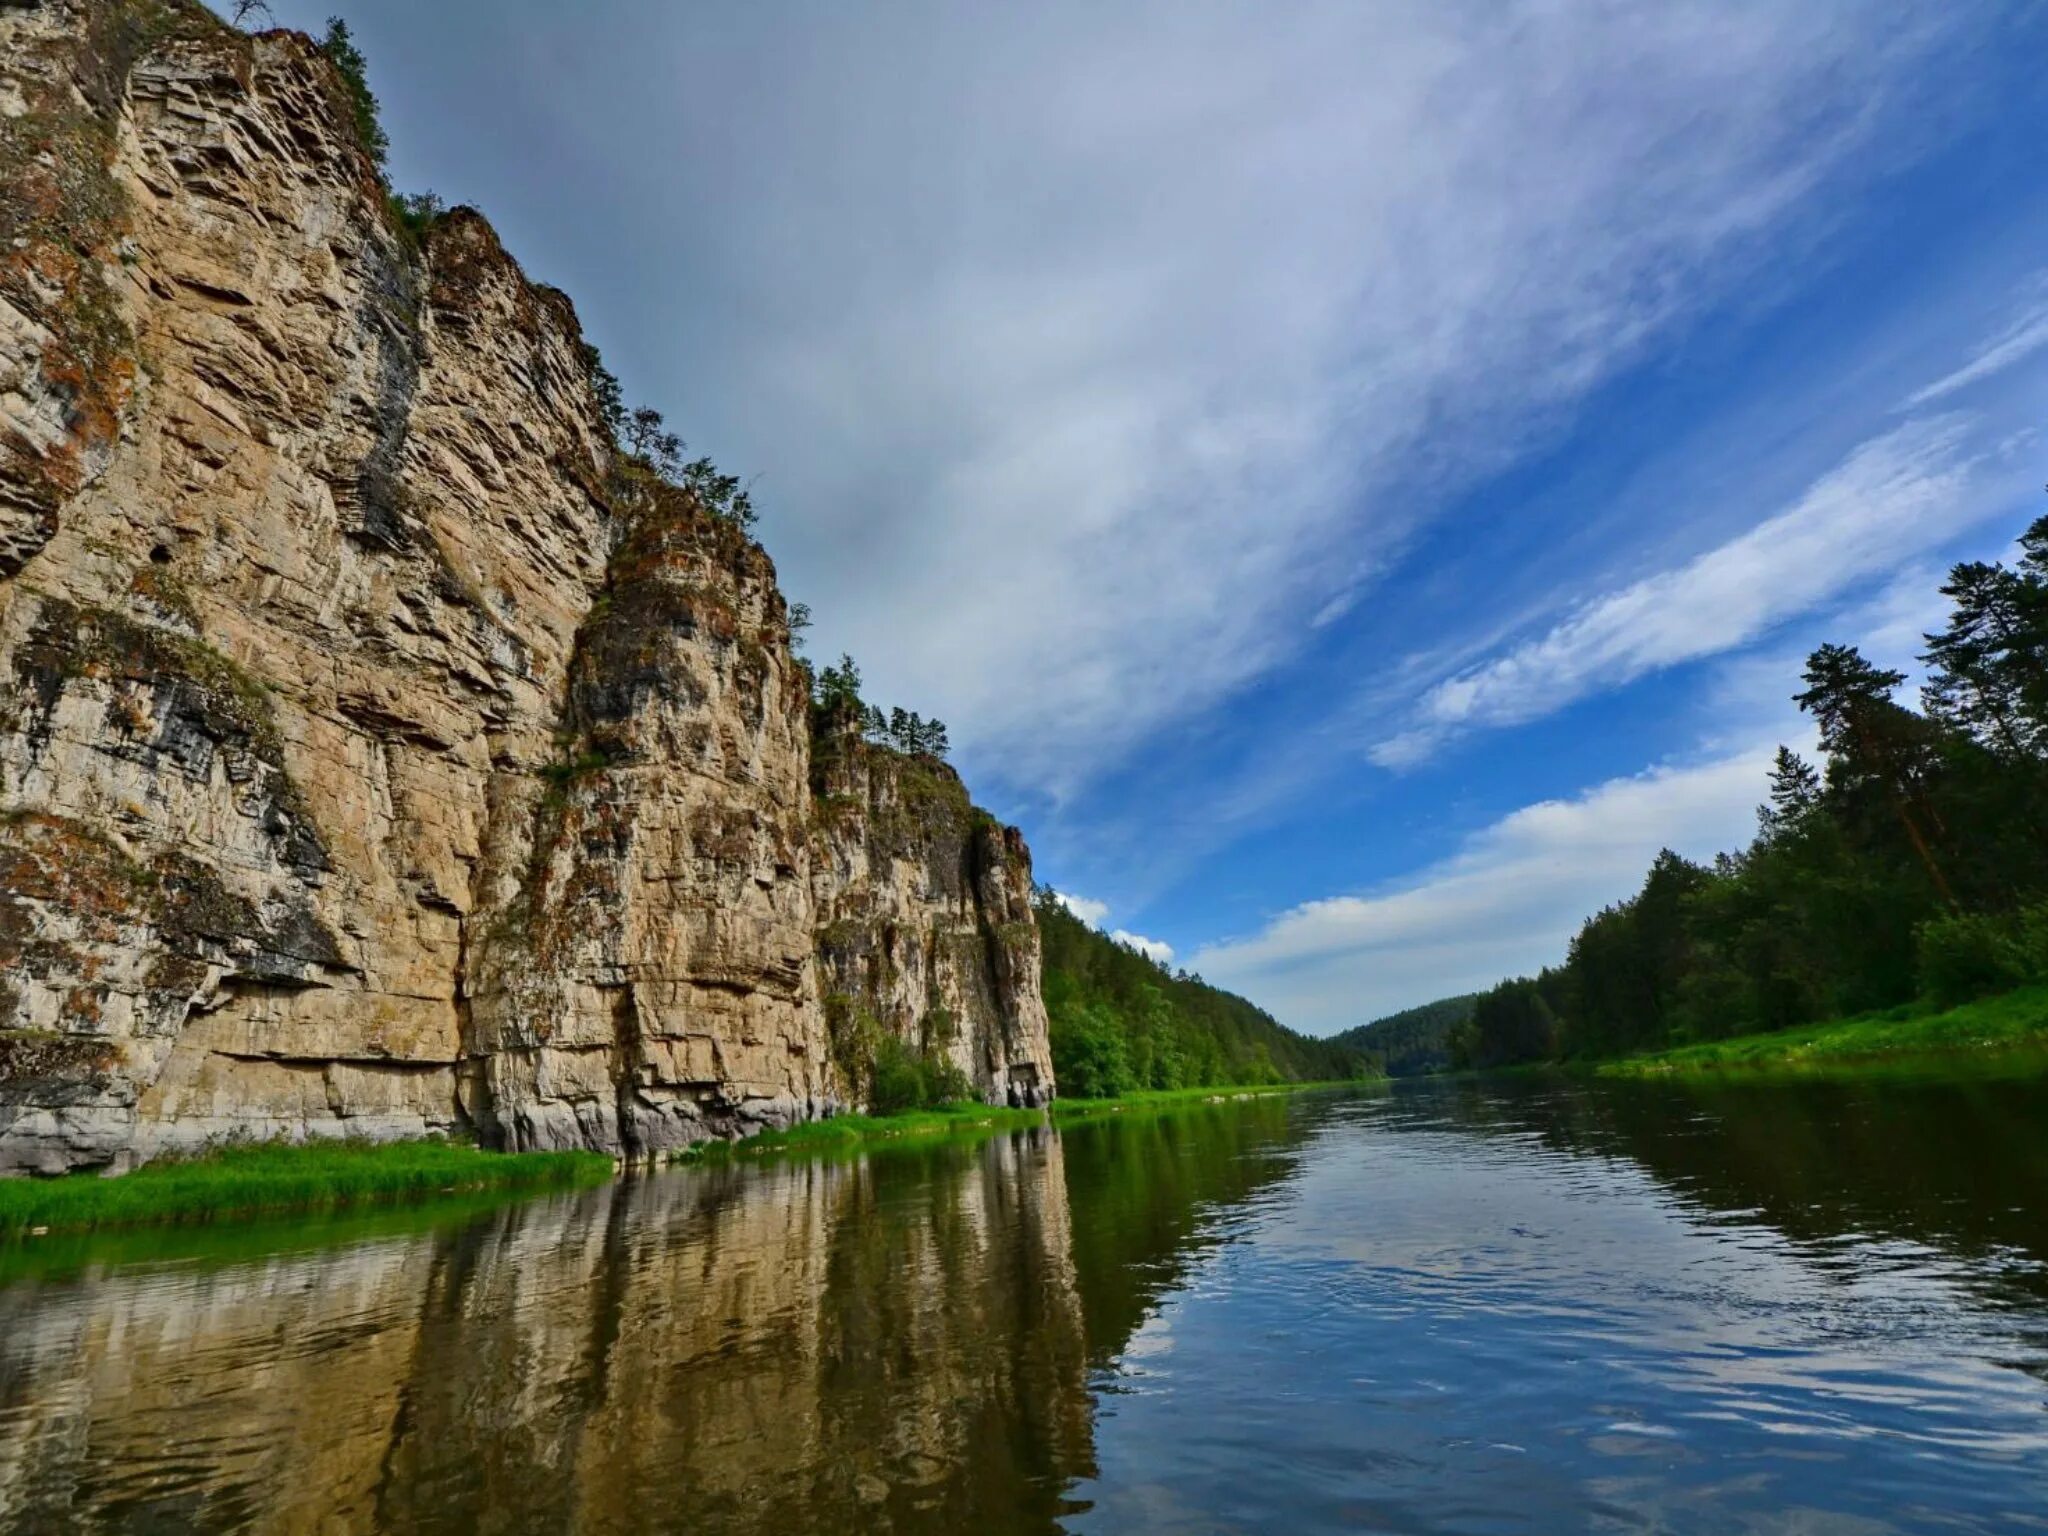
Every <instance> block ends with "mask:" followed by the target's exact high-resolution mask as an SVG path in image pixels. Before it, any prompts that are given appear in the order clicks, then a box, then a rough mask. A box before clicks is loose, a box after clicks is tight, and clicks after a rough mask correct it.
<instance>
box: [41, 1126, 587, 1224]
mask: <svg viewBox="0 0 2048 1536" xmlns="http://www.w3.org/2000/svg"><path fill="white" fill-rule="evenodd" d="M611 1172H612V1162H611V1159H610V1158H608V1157H602V1156H599V1155H598V1154H596V1153H594V1152H523V1153H509V1154H508V1153H501V1152H484V1151H480V1150H478V1149H477V1148H475V1147H471V1146H465V1145H462V1144H460V1143H457V1142H446V1141H401V1142H386V1143H381V1144H372V1143H369V1142H357V1141H332V1142H310V1143H306V1144H303V1145H297V1146H294V1145H289V1144H286V1143H282V1142H264V1143H255V1144H249V1145H236V1146H227V1147H221V1148H218V1149H216V1150H214V1151H210V1152H207V1153H204V1154H201V1155H199V1156H195V1157H182V1158H163V1159H160V1160H159V1161H157V1162H153V1163H148V1164H145V1165H144V1166H143V1167H141V1168H138V1169H136V1170H135V1172H133V1173H130V1174H126V1175H123V1176H122V1177H120V1178H115V1179H108V1178H102V1177H100V1176H99V1175H97V1174H90V1173H75V1174H70V1175H68V1176H66V1177H64V1178H60V1179H0V1242H11V1241H17V1240H20V1239H23V1238H29V1237H39V1236H41V1235H42V1234H43V1233H44V1232H52V1233H56V1232H79V1231H86V1230H90V1229H93V1228H98V1227H123V1226H137V1225H142V1224H146V1223H159V1222H206V1221H216V1220H223V1219H227V1218H232V1217H244V1216H256V1215H264V1214H269V1213H273V1212H280V1211H314V1210H330V1209H334V1208H336V1207H341V1206H354V1205H368V1204H374V1203H378V1202H389V1201H400V1200H415V1199H423V1198H425V1197H428V1196H438V1195H443V1194H447V1193H451V1192H472V1191H477V1190H510V1189H530V1188H535V1187H538V1186H542V1185H551V1184H573V1183H581V1182H588V1181H595V1180H599V1179H605V1178H609V1177H610V1176H611Z"/></svg>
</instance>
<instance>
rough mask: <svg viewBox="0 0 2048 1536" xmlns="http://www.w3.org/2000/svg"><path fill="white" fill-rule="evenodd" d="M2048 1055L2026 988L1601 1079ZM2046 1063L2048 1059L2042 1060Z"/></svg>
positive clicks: (1742, 1039) (1700, 1050)
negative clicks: (2031, 1053) (2015, 1054)
mask: <svg viewBox="0 0 2048 1536" xmlns="http://www.w3.org/2000/svg"><path fill="white" fill-rule="evenodd" d="M2024 1051H2048V987H2023V988H2021V989H2020V990H2019V991H2017V992H2007V993H2005V994H2003V995H2002V996H1999V997H1987V998H1982V999H1980V1000H1978V1001H1977V1002H1974V1003H1964V1004H1963V1005H1962V1006H1961V1007H1958V1008H1949V1009H1945V1010H1934V1009H1931V1008H1929V1007H1927V1006H1925V1005H1912V1004H1909V1005H1907V1006H1905V1007H1902V1008H1892V1009H1888V1010H1886V1011H1885V1012H1883V1013H1867V1014H1863V1015H1860V1016H1859V1017H1856V1018H1853V1019H1836V1020H1833V1021H1831V1022H1829V1023H1825V1024H1808V1025H1802V1026H1800V1027H1798V1028H1795V1029H1783V1030H1777V1031H1774V1032H1772V1033H1770V1034H1762V1035H1736V1036H1734V1037H1732V1038H1730V1039H1727V1040H1713V1041H1708V1042H1706V1043H1705V1044H1701V1045H1688V1046H1681V1047H1679V1048H1678V1049H1676V1050H1669V1051H1657V1052H1654V1053H1651V1054H1648V1055H1642V1056H1627V1057H1623V1058H1622V1059H1621V1060H1619V1061H1610V1062H1604V1063H1602V1064H1601V1065H1600V1066H1599V1067H1597V1068H1596V1069H1595V1070H1596V1071H1597V1072H1598V1073H1599V1074H1600V1075H1601V1076H1603V1077H1662V1076H1666V1075H1671V1074H1701V1073H1714V1072H1759V1073H1761V1072H1786V1073H1815V1072H1832V1071H1841V1070H1844V1069H1854V1068H1857V1067H1862V1066H1867V1065H1870V1064H1875V1063H1884V1062H1910V1061H1913V1060H1915V1059H1926V1058H1930V1057H1952V1056H1957V1055H1962V1054H1968V1055H1972V1056H1976V1055H1981V1054H1995V1053H2005V1052H2024ZM2044 1065H2048V1061H2044Z"/></svg>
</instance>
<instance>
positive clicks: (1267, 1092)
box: [674, 1079, 1378, 1163]
mask: <svg viewBox="0 0 2048 1536" xmlns="http://www.w3.org/2000/svg"><path fill="white" fill-rule="evenodd" d="M1359 1081H1360V1080H1339V1081H1335V1082H1318V1083H1261V1084H1259V1085H1258V1086H1256V1087H1252V1086H1224V1087H1218V1088H1162V1089H1148V1090H1146V1091H1144V1092H1142V1093H1129V1094H1124V1095H1123V1096H1121V1097H1119V1098H1114V1099H1054V1100H1053V1102H1052V1104H1051V1106H1050V1117H1051V1118H1052V1119H1054V1120H1058V1121H1068V1120H1085V1119H1090V1118H1093V1117H1095V1116H1099V1115H1114V1114H1123V1113H1126V1112H1136V1111H1140V1110H1148V1109H1172V1108H1176V1107H1182V1106H1188V1105H1194V1104H1223V1103H1228V1102H1230V1101H1232V1100H1236V1099H1253V1098H1271V1097H1276V1096H1280V1095H1285V1094H1294V1093H1310V1092H1316V1091H1326V1090H1330V1089H1337V1088H1352V1087H1357V1086H1358V1085H1359ZM1363 1081H1378V1079H1364V1080H1363ZM1047 1116H1048V1111H1047V1110H1045V1109H1011V1108H1009V1107H1008V1106H1006V1105H992V1104H975V1103H971V1102H970V1103H958V1104H943V1105H940V1106H939V1107H938V1108H937V1109H913V1110H906V1111H905V1112H903V1113H902V1114H896V1115H835V1116H834V1117H833V1118H832V1119H830V1120H806V1121H804V1122H803V1123H802V1124H801V1125H793V1126H791V1127H789V1129H787V1130H781V1131H762V1132H760V1133H759V1134H758V1135H754V1136H749V1137H747V1138H746V1139H745V1140H743V1141H705V1142H699V1143H697V1144H696V1145H695V1146H692V1147H686V1148H684V1149H683V1150H682V1151H681V1152H679V1153H677V1154H676V1156H675V1159H674V1160H675V1161H676V1162H680V1163H709V1162H724V1161H729V1160H730V1159H733V1158H736V1157H767V1156H770V1155H772V1154H776V1153H783V1152H798V1153H801V1152H844V1151H850V1150H852V1149H853V1148H855V1147H859V1146H863V1145H867V1144H870V1143H877V1142H895V1141H915V1140H921V1139H925V1138H929V1137H934V1136H953V1135H959V1134H961V1133H964V1132H975V1131H1002V1130H1015V1129H1018V1128H1020V1127H1024V1126H1031V1125H1043V1124H1044V1123H1045V1121H1046V1119H1047Z"/></svg>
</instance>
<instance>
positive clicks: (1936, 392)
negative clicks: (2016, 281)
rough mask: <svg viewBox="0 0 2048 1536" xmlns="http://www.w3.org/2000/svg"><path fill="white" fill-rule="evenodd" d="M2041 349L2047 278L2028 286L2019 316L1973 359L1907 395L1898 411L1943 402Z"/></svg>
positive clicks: (2047, 319) (2046, 329)
mask: <svg viewBox="0 0 2048 1536" xmlns="http://www.w3.org/2000/svg"><path fill="white" fill-rule="evenodd" d="M2043 347H2048V275H2044V276H2041V277H2037V278H2036V279H2035V280H2034V281H2033V283H2032V284H2030V285H2029V292H2028V295H2027V298H2026V300H2025V302H2024V303H2023V304H2022V306H2021V309H2020V313H2019V314H2018V315H2016V316H2015V317H2014V318H2013V320H2012V321H2011V322H2010V323H2009V324H2008V325H2007V326H2006V327H2005V329H2003V330H2002V331H2000V332H1999V333H1998V334H1997V335H1995V336H1993V337H1991V338H1990V339H1989V340H1988V341H1986V342H1985V343H1984V345H1983V346H1982V347H1981V348H1979V349H1978V351H1977V353H1976V355H1975V356H1974V357H1972V358H1971V359H1970V360H1969V361H1968V362H1966V363H1964V364H1963V365H1962V366H1961V367H1960V368H1958V369H1956V370H1955V372H1953V373H1950V374H1945V375H1943V376H1942V377H1941V378H1939V379H1936V380H1935V381H1934V382H1933V383H1932V384H1929V385H1928V386H1927V387H1926V388H1925V389H1921V390H1916V391H1915V392H1914V393H1913V394H1911V395H1909V396H1908V397H1907V399H1906V403H1905V405H1904V406H1903V407H1902V409H1906V410H1912V409H1915V408H1917V407H1920V406H1924V405H1931V404H1933V403H1934V402H1935V401H1937V400H1942V399H1946V398H1947V397H1948V396H1950V395H1953V394H1955V393H1956V392H1957V391H1959V390H1964V389H1968V388H1969V387H1970V386H1971V385H1973V384H1980V383H1982V382H1983V381H1984V380H1986V379H1988V378H1991V377H1992V376H1993V375H1994V374H1999V373H2003V372H2004V371H2005V370H2006V369H2008V368H2011V367H2014V366H2015V365H2017V364H2019V363H2021V362H2024V361H2025V360H2026V359H2027V358H2029V357H2032V356H2033V355H2034V354H2035V353H2036V352H2038V351H2040V350H2041V349H2042V348H2043Z"/></svg>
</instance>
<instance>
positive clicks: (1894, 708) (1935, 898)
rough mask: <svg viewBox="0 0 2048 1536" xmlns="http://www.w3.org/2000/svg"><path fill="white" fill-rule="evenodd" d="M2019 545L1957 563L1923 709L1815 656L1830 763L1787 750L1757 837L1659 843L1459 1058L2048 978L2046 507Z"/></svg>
mask: <svg viewBox="0 0 2048 1536" xmlns="http://www.w3.org/2000/svg"><path fill="white" fill-rule="evenodd" d="M2019 545H2020V551H2021V557H2020V559H2019V560H2018V561H2017V563H2016V564H2015V565H2013V566H2011V567H2008V566H2005V565H1996V564H1983V563H1976V564H1965V565H1958V566H1957V567H1955V569H1954V570H1953V571H1952V572H1951V573H1950V576H1949V580H1948V583H1947V585H1945V586H1944V587H1943V588H1942V591H1943V593H1944V594H1945V595H1946V596H1947V597H1948V598H1949V599H1950V602H1951V604H1952V607H1951V612H1950V615H1949V619H1948V622H1947V623H1946V624H1945V625H1944V627H1943V628H1942V629H1941V630H1940V631H1939V632H1937V633H1935V634H1931V635H1929V636H1928V637H1927V646H1928V649H1927V652H1926V660H1927V662H1928V664H1929V668H1930V675H1929V681H1928V684H1927V687H1926V689H1925V690H1924V693H1923V698H1922V702H1923V705H1924V708H1923V710H1921V711H1918V712H1916V711H1914V710H1912V709H1910V708H1908V707H1906V705H1904V704H1903V703H1901V702H1900V701H1899V700H1898V698H1897V697H1896V694H1897V692H1898V690H1899V688H1900V686H1901V684H1902V682H1903V677H1902V676H1901V674H1900V673H1898V672H1896V671H1891V670H1888V669H1885V668H1881V667H1877V666H1874V665H1873V664H1872V663H1871V662H1869V661H1868V660H1867V659H1865V658H1864V657H1863V656H1862V655H1861V654H1859V653H1858V652H1857V651H1856V650H1855V649H1854V648H1853V647H1849V646H1841V645H1823V646H1821V647H1820V648H1819V649H1818V650H1816V651H1815V652H1814V653H1813V655H1812V656H1811V657H1810V658H1809V659H1808V661H1807V664H1806V669H1805V673H1804V677H1803V682H1804V685H1805V686H1804V688H1803V690H1802V691H1801V692H1800V693H1799V694H1798V696H1797V701H1798V703H1799V705H1800V707H1801V708H1802V709H1803V710H1805V711H1806V712H1807V713H1808V714H1809V715H1811V716H1812V718H1813V720H1814V722H1815V724H1816V726H1817V727H1818V729H1819V734H1820V739H1821V746H1822V749H1823V751H1824V752H1825V754H1826V757H1825V763H1824V765H1823V767H1822V769H1820V770H1816V769H1815V768H1814V767H1812V766H1811V765H1809V764H1807V763H1806V762H1805V761H1803V760H1802V759H1801V758H1800V757H1799V756H1798V755H1797V754H1796V753H1793V752H1791V751H1789V750H1782V749H1781V750H1780V752H1779V754H1778V759H1777V762H1776V764H1775V765H1774V767H1773V769H1772V772H1771V780H1770V787H1769V797H1768V800H1767V801H1766V803H1765V804H1764V805H1763V806H1762V807H1761V808H1760V809H1759V812H1758V828H1757V835H1756V838H1755V840H1754V841H1753V842H1752V843H1751V844H1750V846H1749V847H1748V848H1747V849H1745V850H1743V851H1742V852H1741V853H1738V854H1724V855H1722V856H1721V857H1719V858H1717V859H1716V860H1715V861H1714V862H1713V864H1711V865H1709V866H1701V865H1696V864H1691V863H1688V862H1687V861H1686V860H1684V859H1680V858H1678V857H1677V856H1676V855H1674V854H1671V853H1668V852H1667V853H1665V854H1662V855H1660V856H1659V857H1658V859H1657V862H1656V863H1655V865H1653V866H1652V868H1651V870H1650V873H1649V876H1648V877H1647V879H1646V880H1645V881H1644V884H1643V888H1642V890H1641V891H1640V892H1638V893H1637V894H1636V895H1635V896H1633V897H1632V898H1630V899H1629V900H1627V901H1625V902H1622V903H1619V904H1618V905H1616V906H1613V907H1609V908H1607V909H1606V910H1605V911H1603V912H1600V913H1598V914H1596V915H1595V916H1593V917H1592V918H1590V919H1589V920H1588V921H1587V922H1586V924H1585V926H1584V927H1583V928H1581V929H1580V931H1579V933H1578V935H1577V936H1576V937H1575V938H1574V939H1573V940H1572V943H1571V947H1570V951H1569V953H1568V954H1567V956H1566V958H1565V960H1564V963H1563V964H1562V965H1560V966H1558V967H1556V968H1555V969H1552V970H1546V971H1544V972H1543V973H1542V974H1541V975H1539V976H1537V977H1535V978H1533V979H1518V980H1515V981H1511V982H1504V983H1502V984H1501V986H1500V987H1498V988H1496V989H1495V990H1494V991H1493V992H1491V993H1488V994H1486V996H1485V997H1483V998H1481V1000H1480V1002H1479V1004H1478V1006H1477V1007H1476V1008H1475V1010H1474V1014H1473V1018H1472V1020H1471V1022H1470V1023H1469V1024H1468V1025H1467V1026H1466V1027H1465V1028H1464V1030H1463V1031H1462V1033H1461V1035H1460V1036H1459V1038H1458V1048H1457V1050H1456V1051H1455V1053H1454V1055H1455V1058H1456V1059H1457V1060H1458V1061H1459V1062H1460V1063H1461V1064H1465V1065H1472V1066H1489V1065H1499V1064H1503V1063H1507V1062H1515V1061H1530V1060H1540V1059H1548V1058H1553V1057H1555V1058H1601V1057H1615V1056H1622V1055H1626V1054H1629V1053H1632V1052H1642V1051H1654V1050H1659V1049H1664V1048H1668V1047H1672V1046H1680V1045H1684V1044H1687V1043H1688V1042H1702V1043H1703V1042H1710V1041H1713V1040H1716V1039H1720V1038H1723V1037H1728V1036H1734V1035H1745V1036H1746V1035H1749V1034H1752V1033H1754V1032H1757V1031H1764V1030H1796V1029H1799V1028H1802V1027H1804V1026H1809V1025H1812V1024H1813V1023H1814V1022H1815V1021H1816V1020H1821V1019H1828V1018H1840V1017H1845V1016H1860V1015H1866V1014H1869V1013H1872V1012H1873V1011H1880V1010H1885V1009H1889V1008H1894V1007H1897V1006H1899V1005H1901V1004H1905V1003H1908V1002H1910V1001H1911V1000H1913V999H1914V998H1916V997H1924V998H1926V999H1928V1000H1930V1001H1931V1002H1933V1003H1934V1004H1937V1005H1941V1006H1950V1005H1955V1004H1959V1003H1964V1002H1968V1001H1969V1000H1971V999H1974V998H1981V997H1985V996H1988V995H1990V994H1992V993H1995V992H1999V991H2003V990H2007V989H2010V988H2013V987H2017V986H2021V985H2026V984H2029V983H2033V982H2037V981H2042V980H2048V518H2043V519H2040V520H2039V521H2037V522H2036V523H2034V525H2033V526H2032V527H2030V528H2029V529H2028V530H2027V532H2026V533H2025V534H2024V535H2022V537H2021V539H2020V541H2019ZM1539 1005H1540V1009H1539ZM1544 1012H1547V1014H1548V1018H1547V1019H1546V1018H1545V1017H1543V1013H1544Z"/></svg>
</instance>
